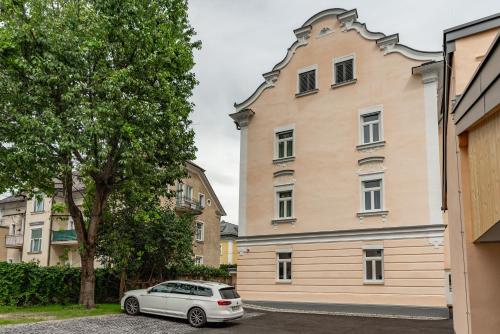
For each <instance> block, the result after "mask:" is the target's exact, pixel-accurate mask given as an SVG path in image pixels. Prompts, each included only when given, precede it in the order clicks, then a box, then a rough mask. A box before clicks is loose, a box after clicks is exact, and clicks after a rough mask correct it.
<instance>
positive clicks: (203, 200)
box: [198, 194, 205, 208]
mask: <svg viewBox="0 0 500 334" xmlns="http://www.w3.org/2000/svg"><path fill="white" fill-rule="evenodd" d="M198 199H199V201H200V206H201V207H202V208H204V207H205V194H198Z"/></svg>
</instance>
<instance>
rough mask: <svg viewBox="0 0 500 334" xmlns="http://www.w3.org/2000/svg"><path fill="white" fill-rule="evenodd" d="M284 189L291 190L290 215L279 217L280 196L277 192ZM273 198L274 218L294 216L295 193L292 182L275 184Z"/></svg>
mask: <svg viewBox="0 0 500 334" xmlns="http://www.w3.org/2000/svg"><path fill="white" fill-rule="evenodd" d="M285 191H291V192H292V215H291V216H290V217H288V216H285V217H280V197H279V194H280V193H281V192H285ZM274 198H275V203H274V217H275V219H276V220H280V219H283V220H285V219H293V218H294V217H295V193H294V191H293V184H287V185H280V186H275V187H274ZM285 215H286V209H285Z"/></svg>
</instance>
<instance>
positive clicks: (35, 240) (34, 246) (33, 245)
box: [30, 228, 42, 253]
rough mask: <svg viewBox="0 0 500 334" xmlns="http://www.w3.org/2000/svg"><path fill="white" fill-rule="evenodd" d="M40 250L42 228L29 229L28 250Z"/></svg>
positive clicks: (38, 251)
mask: <svg viewBox="0 0 500 334" xmlns="http://www.w3.org/2000/svg"><path fill="white" fill-rule="evenodd" d="M41 251H42V229H41V228H34V229H32V230H31V242H30V252H31V253H40V252H41Z"/></svg>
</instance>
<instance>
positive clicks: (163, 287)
mask: <svg viewBox="0 0 500 334" xmlns="http://www.w3.org/2000/svg"><path fill="white" fill-rule="evenodd" d="M175 286H176V284H175V283H166V284H158V285H157V286H155V287H154V288H153V289H151V292H160V293H171V292H172V290H174V288H175Z"/></svg>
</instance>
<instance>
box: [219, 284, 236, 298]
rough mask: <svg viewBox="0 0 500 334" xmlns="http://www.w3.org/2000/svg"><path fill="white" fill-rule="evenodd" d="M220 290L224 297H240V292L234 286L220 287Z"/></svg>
mask: <svg viewBox="0 0 500 334" xmlns="http://www.w3.org/2000/svg"><path fill="white" fill-rule="evenodd" d="M219 292H220V295H221V297H222V299H236V298H240V295H239V294H238V292H236V289H235V288H232V287H231V288H222V289H219Z"/></svg>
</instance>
